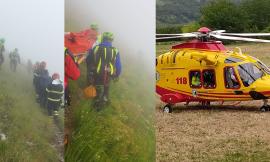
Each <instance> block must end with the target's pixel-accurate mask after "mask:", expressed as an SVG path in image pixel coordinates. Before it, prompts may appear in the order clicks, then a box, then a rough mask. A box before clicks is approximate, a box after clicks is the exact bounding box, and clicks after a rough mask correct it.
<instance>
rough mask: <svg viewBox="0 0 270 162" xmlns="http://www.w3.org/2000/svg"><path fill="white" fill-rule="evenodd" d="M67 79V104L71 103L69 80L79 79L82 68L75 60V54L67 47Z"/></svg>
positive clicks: (65, 81)
mask: <svg viewBox="0 0 270 162" xmlns="http://www.w3.org/2000/svg"><path fill="white" fill-rule="evenodd" d="M64 54H65V79H64V86H65V104H66V105H68V106H69V105H70V102H71V98H70V93H69V88H68V80H69V79H72V80H77V79H78V78H79V77H80V74H81V73H80V69H79V65H78V64H77V63H76V62H75V59H74V56H73V54H72V53H71V52H70V51H69V50H68V49H67V48H65V50H64Z"/></svg>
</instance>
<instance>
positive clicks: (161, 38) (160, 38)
mask: <svg viewBox="0 0 270 162" xmlns="http://www.w3.org/2000/svg"><path fill="white" fill-rule="evenodd" d="M191 37H196V35H195V36H193V35H192V36H191V35H190V36H174V37H158V38H156V40H163V39H174V38H191Z"/></svg>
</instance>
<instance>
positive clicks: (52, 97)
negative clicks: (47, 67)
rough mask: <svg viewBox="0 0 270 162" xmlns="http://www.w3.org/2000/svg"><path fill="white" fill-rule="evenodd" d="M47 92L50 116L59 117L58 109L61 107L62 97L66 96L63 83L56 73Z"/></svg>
mask: <svg viewBox="0 0 270 162" xmlns="http://www.w3.org/2000/svg"><path fill="white" fill-rule="evenodd" d="M46 92H47V109H48V114H49V116H52V115H53V112H54V115H55V116H57V115H58V109H59V107H60V105H61V101H62V96H63V94H64V88H63V85H62V81H61V80H60V75H59V74H58V73H54V74H53V75H52V82H51V83H50V84H49V85H48V87H47V88H46Z"/></svg>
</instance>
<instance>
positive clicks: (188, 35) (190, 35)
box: [156, 33, 196, 37]
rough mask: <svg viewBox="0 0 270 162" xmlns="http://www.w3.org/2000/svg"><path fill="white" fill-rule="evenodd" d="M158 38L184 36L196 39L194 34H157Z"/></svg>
mask: <svg viewBox="0 0 270 162" xmlns="http://www.w3.org/2000/svg"><path fill="white" fill-rule="evenodd" d="M156 36H184V37H193V36H194V37H195V36H196V34H193V33H181V34H156Z"/></svg>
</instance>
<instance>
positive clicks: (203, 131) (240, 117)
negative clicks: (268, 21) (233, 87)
mask: <svg viewBox="0 0 270 162" xmlns="http://www.w3.org/2000/svg"><path fill="white" fill-rule="evenodd" d="M171 44H172V42H170V43H166V44H165V43H161V44H158V45H157V55H159V54H161V53H163V52H164V51H166V50H168V49H169V48H170V46H171ZM236 46H237V47H241V48H242V50H243V52H246V53H247V54H250V55H252V56H255V57H257V58H259V59H261V60H262V61H263V62H264V63H266V64H267V65H269V66H270V45H269V44H259V43H258V44H252V43H248V44H231V45H229V46H228V48H229V49H232V48H233V47H236ZM227 104H228V105H227V106H226V105H224V106H218V105H216V106H213V107H211V108H208V109H205V108H200V107H197V106H196V105H191V106H188V107H186V106H184V105H182V104H179V105H177V107H176V108H175V109H174V112H173V113H172V114H164V113H163V112H161V110H160V106H161V105H162V103H160V101H159V100H158V98H157V109H156V161H162V162H163V161H164V162H165V161H176V162H178V161H200V162H204V161H205V162H207V161H216V162H231V161H237V162H240V161H241V162H246V161H260V162H267V161H270V121H269V118H270V113H269V112H266V113H261V112H259V107H260V106H261V105H262V102H260V101H249V102H242V103H241V104H240V105H238V106H230V105H232V104H233V103H227Z"/></svg>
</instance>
